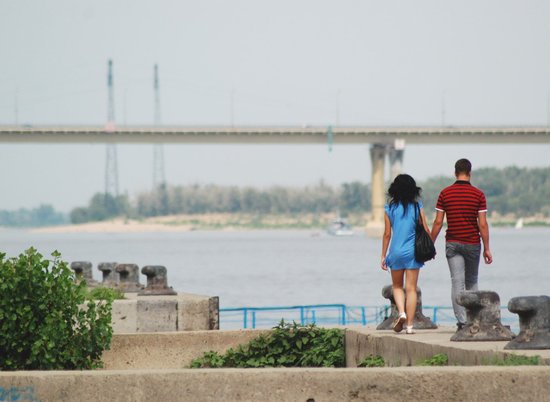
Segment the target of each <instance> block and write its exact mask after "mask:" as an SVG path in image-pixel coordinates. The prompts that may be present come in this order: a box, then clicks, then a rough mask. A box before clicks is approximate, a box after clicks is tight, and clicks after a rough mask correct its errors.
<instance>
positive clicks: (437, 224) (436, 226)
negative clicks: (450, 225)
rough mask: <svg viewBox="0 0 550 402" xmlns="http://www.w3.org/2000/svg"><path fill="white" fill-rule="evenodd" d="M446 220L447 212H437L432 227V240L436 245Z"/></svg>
mask: <svg viewBox="0 0 550 402" xmlns="http://www.w3.org/2000/svg"><path fill="white" fill-rule="evenodd" d="M444 218H445V211H440V210H436V211H435V219H434V223H433V225H432V233H431V238H432V240H433V242H434V243H435V240H436V239H437V236H438V235H439V232H440V231H441V228H442V227H443V219H444Z"/></svg>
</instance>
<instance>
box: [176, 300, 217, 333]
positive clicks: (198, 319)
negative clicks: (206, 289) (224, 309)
mask: <svg viewBox="0 0 550 402" xmlns="http://www.w3.org/2000/svg"><path fill="white" fill-rule="evenodd" d="M219 328H220V320H219V298H218V297H217V296H214V297H210V296H202V295H194V294H190V293H179V294H178V331H197V330H208V329H219Z"/></svg>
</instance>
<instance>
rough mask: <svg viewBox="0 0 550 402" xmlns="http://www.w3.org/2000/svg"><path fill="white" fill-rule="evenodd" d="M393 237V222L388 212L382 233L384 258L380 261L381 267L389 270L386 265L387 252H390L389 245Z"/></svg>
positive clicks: (385, 215)
mask: <svg viewBox="0 0 550 402" xmlns="http://www.w3.org/2000/svg"><path fill="white" fill-rule="evenodd" d="M390 239H391V222H390V218H389V217H388V214H384V234H383V235H382V260H381V262H380V267H381V268H382V269H383V270H384V271H387V270H388V267H387V265H386V253H387V252H388V246H389V244H390Z"/></svg>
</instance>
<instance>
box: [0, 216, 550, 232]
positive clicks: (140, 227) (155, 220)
mask: <svg viewBox="0 0 550 402" xmlns="http://www.w3.org/2000/svg"><path fill="white" fill-rule="evenodd" d="M335 218H336V216H335V215H334V214H331V213H323V214H312V213H309V214H286V215H283V214H231V213H217V214H216V213H213V214H197V215H170V216H160V217H152V218H145V219H126V218H115V219H110V220H107V221H101V222H87V223H82V224H70V225H60V226H47V227H39V228H24V229H25V230H30V231H31V232H33V233H139V232H190V231H194V230H214V231H240V230H289V229H292V230H296V229H304V230H317V231H324V230H326V228H327V226H328V225H329V224H330V222H331V221H332V220H334V219H335ZM368 218H369V214H350V215H349V216H348V217H347V221H348V222H349V223H350V224H351V225H352V226H353V229H354V230H355V231H356V232H362V231H363V230H364V228H365V226H366V222H367V221H368ZM428 221H429V222H431V218H430V217H428ZM522 221H523V222H522V224H523V226H524V227H550V219H549V218H546V217H543V216H533V217H527V218H524V219H523V220H522ZM516 222H517V219H516V218H515V217H512V216H492V217H490V219H489V224H490V225H491V226H493V227H514V226H515V225H516ZM6 229H12V228H7V227H2V228H0V230H6ZM14 229H15V228H14ZM17 229H20V228H17Z"/></svg>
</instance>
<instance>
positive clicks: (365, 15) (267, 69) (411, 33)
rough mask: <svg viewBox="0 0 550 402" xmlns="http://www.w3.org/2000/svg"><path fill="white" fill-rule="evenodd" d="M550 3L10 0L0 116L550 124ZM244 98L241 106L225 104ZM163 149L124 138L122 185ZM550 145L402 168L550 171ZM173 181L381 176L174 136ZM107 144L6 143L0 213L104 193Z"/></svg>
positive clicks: (358, 159)
mask: <svg viewBox="0 0 550 402" xmlns="http://www.w3.org/2000/svg"><path fill="white" fill-rule="evenodd" d="M549 19H550V2H548V1H543V0H541V1H534V0H526V1H521V2H520V1H516V0H514V1H505V0H494V1H489V0H486V1H484V0H475V1H474V0H471V1H461V2H451V1H442V0H433V1H414V2H413V1H407V0H396V1H391V2H387V1H386V2H381V1H368V0H354V1H352V0H339V1H334V0H333V1H322V0H315V1H313V0H312V1H296V0H294V1H287V0H278V1H258V0H247V1H241V0H232V1H227V0H219V1H210V0H200V1H199V0H197V1H181V0H180V1H166V0H156V1H142V0H131V1H130V0H128V1H122V0H117V1H112V0H109V1H103V0H97V1H93V2H79V1H74V0H66V1H61V0H48V1H46V2H45V1H39V0H35V1H30V0H18V1H11V0H0V125H12V124H15V123H18V124H32V125H40V124H94V125H103V124H104V123H105V121H106V115H107V87H106V73H107V60H108V59H109V58H112V60H113V63H114V82H115V114H116V121H117V124H118V125H121V126H122V125H125V124H127V125H139V124H147V125H150V124H152V122H153V116H154V107H153V105H154V103H153V86H152V76H153V65H154V64H155V63H158V65H159V70H160V85H161V109H162V123H163V124H166V125H188V124H192V125H201V124H205V125H229V124H231V123H234V124H235V125H300V126H301V125H304V124H308V125H319V126H328V125H363V126H364V125H389V126H392V125H399V126H402V125H441V124H445V125H546V124H548V115H549V111H548V98H549V93H550V92H549V91H550V24H548V21H549ZM231 99H233V102H232V101H231ZM152 153H153V151H152V146H148V145H119V146H118V164H119V171H120V172H119V176H120V177H119V181H120V188H121V190H122V191H128V193H129V194H130V195H134V194H136V193H137V192H139V191H143V190H148V189H149V188H150V187H151V184H152ZM549 153H550V146H549V145H530V146H528V145H502V146H489V145H476V144H471V145H464V146H435V145H432V146H420V145H415V146H409V147H407V149H406V151H405V161H404V162H405V163H404V166H405V170H406V171H407V172H408V173H410V174H412V175H413V176H415V177H417V178H418V179H423V178H426V177H428V176H431V175H434V174H449V175H451V174H452V166H453V163H454V160H455V159H457V158H459V157H464V156H465V157H469V158H470V159H471V160H472V162H473V164H474V168H475V167H481V166H508V165H518V166H548V165H549V164H550V163H549V162H548V160H549V158H548V155H549ZM165 162H166V176H167V179H168V181H169V183H172V184H188V183H197V182H198V183H219V184H234V185H256V186H264V187H265V186H270V185H274V184H281V185H294V186H302V185H308V184H315V183H316V182H317V181H319V180H320V179H324V180H325V181H327V182H329V183H331V184H339V183H341V182H345V181H351V180H362V181H370V171H371V168H370V160H369V154H368V147H367V146H342V145H338V144H337V143H336V144H335V145H334V148H333V151H332V152H328V147H327V146H305V145H301V146H288V145H278V146H237V145H223V146H222V145H210V146H207V145H193V146H192V145H167V146H165ZM104 169H105V146H104V145H101V144H90V145H21V144H18V145H13V144H12V145H8V144H0V182H1V183H2V189H3V191H2V196H1V197H0V209H16V208H19V207H35V206H38V205H39V204H40V203H51V204H53V205H54V207H56V208H57V209H60V210H63V211H68V210H70V209H71V208H72V207H75V206H77V205H84V204H86V203H87V201H88V200H89V198H90V197H91V195H93V194H94V193H95V192H98V191H103V189H104Z"/></svg>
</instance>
